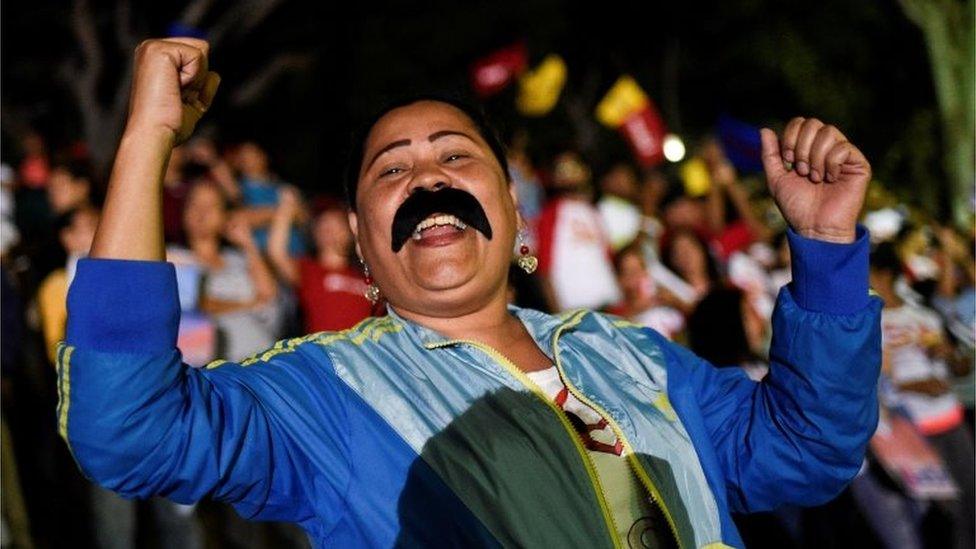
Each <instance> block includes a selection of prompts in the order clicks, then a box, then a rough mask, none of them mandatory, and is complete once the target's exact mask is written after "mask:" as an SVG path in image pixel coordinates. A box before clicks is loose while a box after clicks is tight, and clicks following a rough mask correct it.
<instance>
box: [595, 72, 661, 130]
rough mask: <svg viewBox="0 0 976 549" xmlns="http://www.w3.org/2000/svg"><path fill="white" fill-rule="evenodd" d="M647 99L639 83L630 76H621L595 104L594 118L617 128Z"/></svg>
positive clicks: (642, 107)
mask: <svg viewBox="0 0 976 549" xmlns="http://www.w3.org/2000/svg"><path fill="white" fill-rule="evenodd" d="M647 103H648V99H647V95H646V94H645V93H644V90H642V89H641V87H640V84H638V83H637V81H636V80H634V79H633V78H632V77H630V76H626V75H625V76H621V77H620V78H618V79H617V81H616V82H615V83H614V85H613V87H611V88H610V91H608V92H607V94H606V95H604V96H603V99H602V100H600V103H599V104H598V105H597V106H596V118H597V120H599V121H600V123H601V124H603V125H605V126H609V127H611V128H617V127H619V126H620V125H621V124H623V123H624V120H626V119H627V118H629V117H630V115H632V114H634V113H635V112H638V111H640V110H642V109H644V108H645V107H646V106H647Z"/></svg>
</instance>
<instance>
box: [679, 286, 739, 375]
mask: <svg viewBox="0 0 976 549" xmlns="http://www.w3.org/2000/svg"><path fill="white" fill-rule="evenodd" d="M742 297H743V293H742V291H741V290H739V289H737V288H718V289H715V290H712V291H711V292H709V293H708V295H706V296H705V297H704V298H703V299H702V300H701V301H700V302H699V303H698V306H697V307H695V310H694V312H692V313H691V316H689V317H688V345H689V346H690V347H691V350H692V351H694V352H695V353H696V354H698V355H699V356H701V357H702V358H704V359H705V360H708V361H709V362H711V363H712V364H715V365H716V366H739V365H741V364H742V363H744V362H747V361H749V360H751V359H752V358H753V356H752V351H750V350H749V340H748V339H747V338H746V330H745V326H744V323H743V320H742Z"/></svg>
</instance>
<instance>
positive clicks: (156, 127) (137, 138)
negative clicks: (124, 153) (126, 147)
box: [122, 120, 176, 149]
mask: <svg viewBox="0 0 976 549" xmlns="http://www.w3.org/2000/svg"><path fill="white" fill-rule="evenodd" d="M126 142H138V143H139V144H140V145H142V146H145V145H147V144H152V145H157V146H160V147H164V148H167V149H172V148H173V147H174V146H176V132H174V131H173V129H172V128H168V127H166V126H164V125H161V124H149V123H144V122H138V121H134V120H129V121H128V123H126V125H125V131H123V132H122V143H126Z"/></svg>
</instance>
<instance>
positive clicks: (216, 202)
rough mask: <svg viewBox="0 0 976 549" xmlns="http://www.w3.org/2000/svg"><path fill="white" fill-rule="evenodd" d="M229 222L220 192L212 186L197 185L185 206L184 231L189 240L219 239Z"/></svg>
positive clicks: (187, 198)
mask: <svg viewBox="0 0 976 549" xmlns="http://www.w3.org/2000/svg"><path fill="white" fill-rule="evenodd" d="M226 222H227V210H226V209H225V207H224V201H223V197H222V196H221V195H220V191H219V190H218V189H217V188H215V187H214V186H212V185H196V186H195V187H193V189H192V190H191V191H190V194H189V195H188V196H187V197H186V204H185V205H184V206H183V229H184V230H185V231H186V235H187V236H188V237H189V238H218V237H219V236H220V234H221V232H222V231H223V230H224V224H225V223H226Z"/></svg>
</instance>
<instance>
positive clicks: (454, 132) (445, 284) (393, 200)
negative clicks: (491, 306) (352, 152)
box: [350, 101, 518, 318]
mask: <svg viewBox="0 0 976 549" xmlns="http://www.w3.org/2000/svg"><path fill="white" fill-rule="evenodd" d="M444 188H453V189H457V190H461V191H465V192H467V193H470V194H471V195H472V196H473V197H474V198H475V200H477V202H478V204H479V205H480V206H481V208H483V210H484V213H485V216H486V218H487V220H488V223H489V225H490V227H491V229H492V237H491V238H490V239H489V238H487V237H486V235H485V234H483V233H482V232H480V231H478V230H476V229H474V228H473V227H471V226H466V227H465V224H463V223H461V224H458V223H455V222H454V221H453V220H451V219H447V217H448V216H438V215H437V214H438V213H448V212H434V213H433V214H432V217H433V218H434V219H436V218H438V217H440V218H441V220H442V221H444V223H440V222H437V223H435V224H434V226H432V227H429V228H426V230H424V231H422V232H421V233H420V235H419V236H420V238H417V236H418V235H414V237H412V238H409V239H408V240H407V241H406V244H404V245H403V247H402V248H400V249H399V251H393V248H394V246H393V242H392V232H393V231H392V227H393V221H394V218H395V217H396V213H397V211H398V209H399V208H400V206H401V205H402V204H403V202H404V201H405V200H407V198H408V197H410V196H411V195H412V194H414V193H417V192H418V191H420V190H427V191H439V190H441V189H444ZM430 219H431V218H428V221H426V222H422V224H421V225H422V226H423V227H426V226H427V225H431V222H430V221H429V220H430ZM350 223H351V225H352V229H353V232H354V233H355V235H356V240H357V246H358V250H359V251H360V253H361V255H362V257H363V258H364V260H365V261H366V264H367V265H369V267H370V270H371V271H372V274H373V278H374V279H375V280H376V283H377V285H378V286H379V287H380V289H381V290H382V292H383V294H384V296H386V298H387V301H388V302H389V303H390V304H391V305H393V306H394V307H395V308H397V309H403V310H407V311H410V312H413V313H416V314H421V315H425V316H433V317H441V318H445V317H454V316H460V315H464V314H470V313H473V312H475V311H477V310H479V309H480V308H482V307H485V306H486V305H487V304H488V303H490V302H491V301H492V300H493V299H501V300H504V296H505V289H506V280H507V278H506V277H507V274H508V266H509V263H510V262H511V258H512V248H513V245H514V241H515V234H516V227H517V225H518V217H517V213H516V210H515V199H514V196H513V192H512V190H511V188H510V185H509V184H508V178H507V177H506V174H505V171H504V169H503V168H502V165H501V164H500V163H499V161H498V160H497V158H496V157H495V155H494V153H493V152H492V149H491V147H490V146H489V145H488V143H487V142H486V141H485V139H484V138H483V137H482V136H481V133H480V132H479V130H478V128H477V127H476V126H475V124H474V122H473V121H472V120H471V119H470V118H469V117H468V116H467V115H466V114H465V113H464V112H463V111H461V110H460V109H458V108H456V107H454V106H452V105H449V104H447V103H441V102H437V101H418V102H416V103H412V104H409V105H406V106H403V107H399V108H396V109H393V110H391V111H389V112H388V113H386V114H385V115H384V116H383V117H382V118H380V119H379V120H378V121H377V122H376V123H375V124H374V125H373V127H372V128H371V130H370V132H369V135H368V136H367V137H366V141H365V143H364V145H363V160H362V164H361V165H360V169H359V181H358V186H357V191H356V213H354V214H351V215H350ZM459 227H465V228H459Z"/></svg>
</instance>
